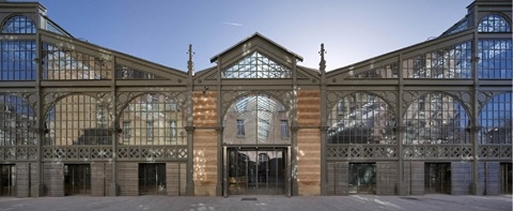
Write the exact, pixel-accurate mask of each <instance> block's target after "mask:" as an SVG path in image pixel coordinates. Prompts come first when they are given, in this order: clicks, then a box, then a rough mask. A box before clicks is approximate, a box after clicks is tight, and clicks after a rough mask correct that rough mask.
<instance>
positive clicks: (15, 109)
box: [0, 95, 37, 146]
mask: <svg viewBox="0 0 513 211" xmlns="http://www.w3.org/2000/svg"><path fill="white" fill-rule="evenodd" d="M34 128H36V116H35V113H34V110H33V109H32V107H31V106H30V105H29V104H28V102H27V101H25V100H24V99H23V98H20V97H18V96H16V95H0V146H15V145H18V146H19V145H35V144H36V140H37V139H36V136H37V132H36V131H35V130H34Z"/></svg>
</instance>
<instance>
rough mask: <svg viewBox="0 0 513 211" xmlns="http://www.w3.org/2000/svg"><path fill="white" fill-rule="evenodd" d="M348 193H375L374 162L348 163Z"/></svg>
mask: <svg viewBox="0 0 513 211" xmlns="http://www.w3.org/2000/svg"><path fill="white" fill-rule="evenodd" d="M348 175H349V187H348V189H349V190H348V192H349V193H371V194H375V193H376V164H375V163H350V164H349V174H348Z"/></svg>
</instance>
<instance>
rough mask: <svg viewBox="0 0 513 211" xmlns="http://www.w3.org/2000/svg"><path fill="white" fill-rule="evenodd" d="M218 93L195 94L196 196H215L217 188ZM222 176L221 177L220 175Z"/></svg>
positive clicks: (194, 158)
mask: <svg viewBox="0 0 513 211" xmlns="http://www.w3.org/2000/svg"><path fill="white" fill-rule="evenodd" d="M216 100H217V93H216V92H206V93H203V92H194V93H193V102H194V109H193V113H194V114H193V117H194V126H195V130H194V146H193V148H194V157H193V162H194V164H193V169H194V176H193V180H194V189H195V190H194V195H197V196H215V195H216V186H217V177H218V175H217V162H218V160H217V150H218V147H219V146H218V144H217V142H218V140H217V135H218V133H217V132H216V130H215V129H214V127H216V126H217V108H216ZM219 176H221V175H219Z"/></svg>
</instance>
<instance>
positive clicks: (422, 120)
mask: <svg viewBox="0 0 513 211" xmlns="http://www.w3.org/2000/svg"><path fill="white" fill-rule="evenodd" d="M404 121H405V123H404V124H405V125H406V132H405V136H404V141H403V143H405V144H466V143H470V142H469V134H468V132H467V130H466V128H467V124H468V122H469V118H468V115H467V112H466V110H465V108H464V107H463V106H462V105H461V104H460V103H459V102H458V101H456V100H454V99H453V98H452V97H451V96H447V95H443V94H440V93H432V94H426V95H424V96H421V97H419V99H417V100H415V101H414V102H413V103H412V104H411V105H410V106H409V107H408V110H407V111H406V116H405V118H404Z"/></svg>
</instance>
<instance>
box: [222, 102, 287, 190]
mask: <svg viewBox="0 0 513 211" xmlns="http://www.w3.org/2000/svg"><path fill="white" fill-rule="evenodd" d="M223 126H224V130H223V145H224V151H223V153H224V167H225V169H224V181H226V182H225V184H224V195H259V194H266V195H273V194H289V192H287V188H288V187H290V186H289V185H287V183H286V181H288V180H287V179H286V175H287V174H286V172H288V171H289V170H288V169H287V163H290V156H288V153H289V152H290V143H291V140H290V129H289V123H288V113H287V111H286V109H285V107H284V106H283V105H282V104H281V103H280V102H279V101H277V100H275V99H273V98H271V97H270V96H267V95H262V94H259V95H249V96H245V97H242V98H239V99H238V100H237V101H236V102H234V103H233V104H232V106H231V107H230V108H229V109H228V110H227V112H226V115H225V116H224V125H223Z"/></svg>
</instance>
